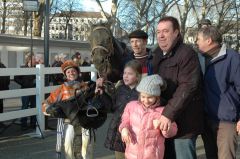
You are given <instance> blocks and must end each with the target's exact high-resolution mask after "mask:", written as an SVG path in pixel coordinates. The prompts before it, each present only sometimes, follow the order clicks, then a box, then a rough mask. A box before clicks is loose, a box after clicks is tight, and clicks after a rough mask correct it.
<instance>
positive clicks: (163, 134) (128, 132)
mask: <svg viewBox="0 0 240 159" xmlns="http://www.w3.org/2000/svg"><path fill="white" fill-rule="evenodd" d="M163 85H164V82H163V80H162V78H161V77H160V76H159V75H156V74H155V75H151V76H146V77H144V78H143V79H142V80H141V82H140V83H139V85H138V86H137V91H138V92H140V95H139V100H138V101H132V102H130V103H128V104H127V106H126V108H125V109H124V113H123V115H122V121H121V124H120V126H119V131H120V133H121V136H122V140H123V142H125V143H126V150H125V157H126V159H163V156H164V141H165V138H169V137H173V136H174V135H176V133H177V125H176V123H175V122H173V123H172V124H171V127H170V129H169V130H167V131H161V130H160V128H159V120H158V119H160V116H161V114H162V111H163V109H164V107H162V106H161V105H160V94H161V86H163Z"/></svg>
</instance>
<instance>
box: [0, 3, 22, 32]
mask: <svg viewBox="0 0 240 159" xmlns="http://www.w3.org/2000/svg"><path fill="white" fill-rule="evenodd" d="M1 4H2V6H0V16H1V18H2V22H1V33H2V34H3V33H6V27H7V26H11V25H15V24H13V23H12V22H7V21H6V19H7V18H9V17H10V16H12V17H14V16H15V15H16V13H15V10H16V11H18V10H19V9H21V5H20V0H2V3H1ZM18 14H19V13H18Z"/></svg>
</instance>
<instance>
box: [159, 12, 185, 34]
mask: <svg viewBox="0 0 240 159" xmlns="http://www.w3.org/2000/svg"><path fill="white" fill-rule="evenodd" d="M163 21H170V22H171V23H172V26H173V30H174V31H175V30H178V31H179V32H180V25H179V22H178V20H177V18H175V17H172V16H165V17H163V18H161V19H160V20H159V22H158V23H160V22H163Z"/></svg>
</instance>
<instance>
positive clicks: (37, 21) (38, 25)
mask: <svg viewBox="0 0 240 159" xmlns="http://www.w3.org/2000/svg"><path fill="white" fill-rule="evenodd" d="M44 8H45V1H44V0H40V1H39V8H38V11H37V12H33V15H31V16H33V21H34V25H33V27H34V29H33V35H34V36H38V37H41V33H42V25H43V20H44Z"/></svg>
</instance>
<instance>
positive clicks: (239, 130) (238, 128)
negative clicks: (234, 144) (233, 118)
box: [236, 120, 240, 135]
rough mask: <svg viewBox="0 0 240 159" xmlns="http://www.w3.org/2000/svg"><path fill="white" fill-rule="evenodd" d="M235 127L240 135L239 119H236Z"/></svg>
mask: <svg viewBox="0 0 240 159" xmlns="http://www.w3.org/2000/svg"><path fill="white" fill-rule="evenodd" d="M236 129H237V134H238V135H240V120H238V122H237V126H236Z"/></svg>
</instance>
